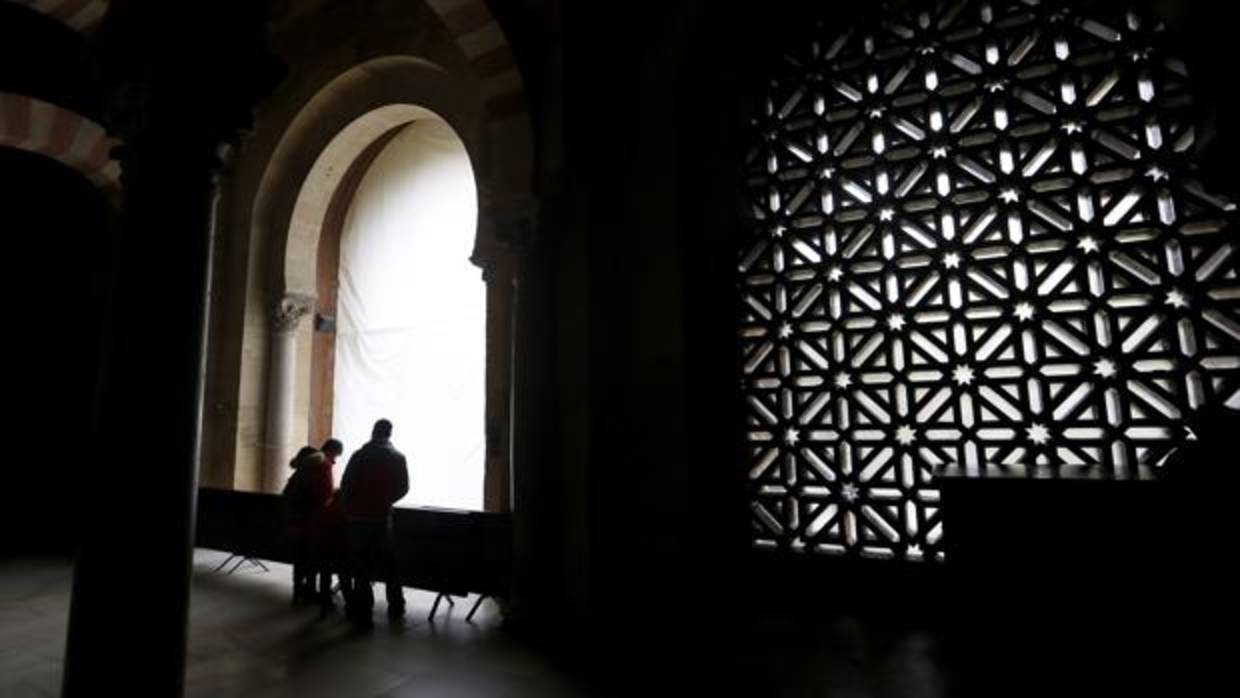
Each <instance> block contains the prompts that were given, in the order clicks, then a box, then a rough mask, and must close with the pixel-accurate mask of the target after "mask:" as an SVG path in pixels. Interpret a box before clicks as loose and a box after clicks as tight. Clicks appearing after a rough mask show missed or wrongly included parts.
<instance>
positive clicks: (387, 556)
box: [381, 521, 405, 618]
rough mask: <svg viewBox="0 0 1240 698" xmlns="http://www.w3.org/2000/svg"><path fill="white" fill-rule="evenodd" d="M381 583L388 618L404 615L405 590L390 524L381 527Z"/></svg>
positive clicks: (398, 555) (398, 554)
mask: <svg viewBox="0 0 1240 698" xmlns="http://www.w3.org/2000/svg"><path fill="white" fill-rule="evenodd" d="M381 540H382V545H383V548H382V551H383V563H384V565H383V581H384V586H385V587H386V588H385V590H384V591H385V592H386V595H387V603H388V616H389V617H391V618H400V617H402V616H404V615H405V590H404V588H403V587H402V586H401V576H400V553H399V551H398V550H397V546H396V537H395V536H394V535H393V532H392V526H391V522H390V521H389V522H388V523H387V524H385V525H384V527H383V537H382V539H381Z"/></svg>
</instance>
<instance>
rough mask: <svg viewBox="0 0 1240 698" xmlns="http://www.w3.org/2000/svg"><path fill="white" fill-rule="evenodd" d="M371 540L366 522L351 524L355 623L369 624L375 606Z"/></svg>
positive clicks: (351, 603) (352, 616)
mask: <svg viewBox="0 0 1240 698" xmlns="http://www.w3.org/2000/svg"><path fill="white" fill-rule="evenodd" d="M369 539H370V535H369V532H368V530H367V526H366V523H365V522H360V521H357V522H351V523H350V524H349V550H350V553H351V555H350V559H351V560H352V564H351V565H350V567H351V568H352V575H353V584H352V585H351V588H352V593H351V594H350V595H349V597H350V599H349V618H350V619H351V620H353V622H355V623H366V622H369V621H370V614H371V610H372V609H373V608H374V604H375V599H374V595H373V592H372V590H371V588H370V582H371V580H372V579H373V576H372V572H371V565H370V559H371V557H372V555H371V553H370V550H369Z"/></svg>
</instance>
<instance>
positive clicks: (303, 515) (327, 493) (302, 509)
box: [283, 449, 332, 528]
mask: <svg viewBox="0 0 1240 698" xmlns="http://www.w3.org/2000/svg"><path fill="white" fill-rule="evenodd" d="M289 465H290V466H291V467H292V468H293V469H294V470H293V475H292V476H291V477H289V479H288V482H287V483H286V484H285V485H284V492H283V494H284V511H285V517H286V519H287V521H288V523H289V525H291V526H293V527H295V528H300V527H302V526H304V525H305V524H306V523H307V522H308V521H309V520H310V519H311V518H312V517H314V516H315V515H316V514H317V513H318V512H319V510H321V509H322V508H323V507H325V506H327V501H328V500H329V499H331V496H332V471H331V468H332V466H331V462H330V461H328V460H327V459H326V458H324V456H323V453H322V452H321V451H317V450H305V449H303V452H302V453H301V454H298V457H297V458H294V459H293V461H292V462H291V463H289Z"/></svg>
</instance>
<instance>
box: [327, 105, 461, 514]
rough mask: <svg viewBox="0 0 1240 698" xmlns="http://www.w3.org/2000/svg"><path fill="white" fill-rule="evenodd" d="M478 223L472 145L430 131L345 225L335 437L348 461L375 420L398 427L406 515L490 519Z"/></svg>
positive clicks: (415, 131) (410, 141) (389, 155)
mask: <svg viewBox="0 0 1240 698" xmlns="http://www.w3.org/2000/svg"><path fill="white" fill-rule="evenodd" d="M477 216H478V205H477V193H476V190H475V186H474V176H473V170H472V168H471V167H470V163H469V156H468V154H467V153H466V151H465V147H464V145H463V144H462V143H461V141H460V139H459V138H458V137H457V135H456V133H455V132H453V130H452V128H451V127H450V126H448V124H446V123H445V122H443V121H439V120H432V119H423V120H419V121H416V122H414V123H413V124H411V125H409V126H407V127H405V129H404V130H403V131H401V132H400V133H399V134H398V135H397V136H396V137H395V138H393V139H392V141H391V142H390V143H388V145H387V146H385V147H384V149H383V151H382V152H381V153H380V154H379V156H378V157H377V158H375V161H374V163H373V164H372V165H371V167H370V169H369V170H368V171H367V173H366V175H365V176H364V177H363V179H362V181H361V184H360V185H359V186H358V189H357V194H356V196H355V198H354V199H353V202H352V203H351V205H350V207H349V211H348V215H347V217H346V219H345V226H344V232H343V237H342V238H341V246H340V290H339V297H338V305H337V325H336V331H337V334H336V367H335V387H334V408H333V431H334V432H335V436H336V437H337V438H340V439H342V440H343V441H344V444H345V449H346V451H345V452H346V454H348V453H351V452H352V451H353V450H354V449H356V448H358V447H359V446H361V445H362V444H363V443H364V442H365V441H366V440H367V439H369V438H370V430H371V427H372V425H373V424H374V422H375V420H376V419H379V418H387V419H390V420H391V421H392V423H393V424H394V427H395V428H394V431H393V435H392V441H393V443H394V444H395V445H396V447H397V448H399V449H400V450H401V451H403V452H404V453H405V456H406V457H407V458H408V460H409V475H410V493H409V495H408V496H407V497H406V498H405V499H404V500H402V501H401V504H402V505H406V506H438V507H449V508H461V509H481V508H482V497H483V475H484V473H483V468H484V467H485V466H484V455H485V454H484V435H483V434H484V425H483V421H484V413H483V410H484V389H485V387H484V378H485V365H486V364H485V361H486V286H485V284H484V283H483V281H482V276H481V272H480V271H479V269H478V268H477V267H475V266H474V265H473V264H471V263H470V262H469V255H470V252H471V251H472V249H473V241H474V230H475V226H476V222H477ZM338 470H343V468H339V469H338ZM339 474H340V473H339V472H338V473H337V477H339Z"/></svg>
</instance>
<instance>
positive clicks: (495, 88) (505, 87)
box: [425, 0, 526, 122]
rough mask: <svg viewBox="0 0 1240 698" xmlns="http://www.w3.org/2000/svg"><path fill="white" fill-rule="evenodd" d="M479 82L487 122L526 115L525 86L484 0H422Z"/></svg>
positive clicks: (502, 34) (506, 43)
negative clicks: (465, 59)
mask: <svg viewBox="0 0 1240 698" xmlns="http://www.w3.org/2000/svg"><path fill="white" fill-rule="evenodd" d="M425 2H426V4H427V5H429V6H430V8H431V9H432V10H434V11H435V13H436V14H438V15H439V17H440V19H442V20H443V23H444V25H445V26H446V27H447V28H448V34H449V35H450V36H451V37H452V39H453V40H454V41H456V43H457V45H458V46H460V48H461V51H462V52H464V54H465V57H466V58H467V59H469V62H470V64H471V65H472V66H473V69H474V72H475V74H477V75H478V77H479V79H480V80H481V81H482V90H483V95H484V99H485V102H486V112H487V119H488V121H491V122H496V121H503V120H505V119H508V118H512V117H517V116H521V115H524V114H525V111H526V105H525V98H524V96H523V94H524V92H523V90H524V85H523V84H522V81H521V73H520V71H519V70H517V63H516V60H514V58H513V55H512V50H511V49H510V48H509V47H508V38H507V37H506V36H504V31H503V29H501V28H500V26H499V23H498V22H496V21H495V17H493V16H492V15H491V11H490V10H489V9H487V5H486V3H485V2H483V0H425Z"/></svg>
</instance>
